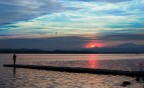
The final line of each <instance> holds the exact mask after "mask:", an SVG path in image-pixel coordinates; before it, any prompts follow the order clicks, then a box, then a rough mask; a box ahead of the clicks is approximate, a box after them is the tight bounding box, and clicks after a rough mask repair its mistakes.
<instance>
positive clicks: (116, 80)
mask: <svg viewBox="0 0 144 88" xmlns="http://www.w3.org/2000/svg"><path fill="white" fill-rule="evenodd" d="M12 56H13V55H12V54H0V88H123V87H122V86H121V83H122V82H123V81H127V80H128V81H131V82H132V84H131V85H130V86H127V87H125V88H143V87H142V86H143V84H142V83H138V82H135V81H134V78H131V77H126V76H112V75H97V74H87V73H84V74H83V73H68V72H57V71H45V70H36V69H22V68H17V69H16V70H14V69H13V68H8V67H3V64H11V63H12ZM140 63H142V64H144V54H17V64H30V65H47V66H63V67H81V68H92V69H95V68H100V69H112V70H129V71H132V70H139V69H140V66H139V64H140ZM142 67H143V66H142Z"/></svg>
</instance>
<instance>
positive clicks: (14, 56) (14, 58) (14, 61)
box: [13, 54, 17, 65]
mask: <svg viewBox="0 0 144 88" xmlns="http://www.w3.org/2000/svg"><path fill="white" fill-rule="evenodd" d="M16 57H17V56H16V54H14V55H13V65H15V64H16Z"/></svg>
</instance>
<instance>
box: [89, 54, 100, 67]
mask: <svg viewBox="0 0 144 88" xmlns="http://www.w3.org/2000/svg"><path fill="white" fill-rule="evenodd" d="M88 63H89V68H97V65H98V63H97V60H96V55H95V54H90V55H89V62H88Z"/></svg>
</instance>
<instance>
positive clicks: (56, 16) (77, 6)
mask: <svg viewBox="0 0 144 88" xmlns="http://www.w3.org/2000/svg"><path fill="white" fill-rule="evenodd" d="M98 1H99V2H98ZM119 1H120V2H119V3H115V2H118V0H102V1H100V0H90V2H89V1H88V0H77V1H76V0H59V2H58V1H57V0H44V1H41V0H35V1H34V2H32V0H24V1H17V0H11V1H10V0H9V1H2V2H0V3H1V4H2V5H3V6H1V7H3V8H5V9H6V10H5V11H6V12H4V14H3V16H2V17H1V18H0V19H6V20H5V22H8V23H10V24H4V23H3V22H4V21H1V22H2V23H3V24H2V25H0V35H3V34H9V35H13V36H16V37H18V36H19V37H22V36H21V35H23V37H25V36H29V37H30V35H31V37H32V38H33V36H36V35H37V36H39V37H44V36H46V37H47V36H49V37H50V36H51V37H54V36H55V35H51V33H59V34H60V35H58V36H62V35H63V36H68V35H70V36H71V35H76V36H77V35H81V34H105V35H107V34H115V33H126V34H133V33H140V32H141V31H142V30H143V28H144V25H143V22H144V21H143V19H144V16H143V13H144V12H143V11H142V8H143V3H144V1H143V0H141V1H137V0H126V1H124V0H119ZM30 2H31V3H30ZM109 2H111V3H109ZM112 2H114V3H112ZM6 7H9V9H10V7H13V8H12V9H11V10H9V9H7V8H6ZM0 9H1V8H0ZM2 11H4V10H2ZM11 11H12V12H11ZM15 12H17V13H15ZM5 13H8V14H7V15H5ZM11 13H13V14H11ZM9 14H11V17H12V18H10V19H7V18H6V17H8V16H9ZM3 17H4V18H3ZM28 18H31V19H29V20H21V19H28ZM14 20H19V21H16V22H12V23H11V21H14Z"/></svg>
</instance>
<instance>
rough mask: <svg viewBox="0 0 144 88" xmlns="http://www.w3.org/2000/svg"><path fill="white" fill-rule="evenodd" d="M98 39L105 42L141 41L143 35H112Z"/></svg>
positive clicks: (143, 38)
mask: <svg viewBox="0 0 144 88" xmlns="http://www.w3.org/2000/svg"><path fill="white" fill-rule="evenodd" d="M99 39H100V40H107V41H132V40H133V41H143V40H144V34H113V35H105V36H102V37H100V38H99Z"/></svg>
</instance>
